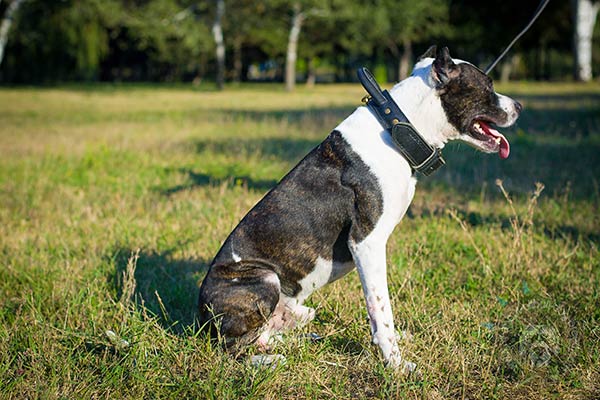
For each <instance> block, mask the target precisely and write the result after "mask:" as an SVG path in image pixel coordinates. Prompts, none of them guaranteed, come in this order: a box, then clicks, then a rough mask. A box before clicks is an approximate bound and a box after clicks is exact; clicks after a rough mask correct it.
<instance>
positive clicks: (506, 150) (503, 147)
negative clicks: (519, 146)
mask: <svg viewBox="0 0 600 400" xmlns="http://www.w3.org/2000/svg"><path fill="white" fill-rule="evenodd" d="M479 124H480V125H481V127H482V128H483V130H484V132H485V133H486V134H488V135H490V136H492V137H493V138H500V150H499V151H498V155H499V156H500V158H502V159H504V158H508V155H509V154H510V144H509V143H508V140H506V138H505V137H504V135H503V134H501V133H500V132H498V131H497V130H495V129H494V128H492V127H491V126H489V125H488V124H486V123H484V122H480V123H479Z"/></svg>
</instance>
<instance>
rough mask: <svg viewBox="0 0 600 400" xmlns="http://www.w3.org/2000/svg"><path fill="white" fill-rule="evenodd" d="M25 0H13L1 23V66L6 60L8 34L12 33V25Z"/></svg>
mask: <svg viewBox="0 0 600 400" xmlns="http://www.w3.org/2000/svg"><path fill="white" fill-rule="evenodd" d="M23 1H24V0H13V1H12V2H11V3H9V4H8V7H6V11H5V13H4V16H3V17H2V22H1V23H0V65H1V64H2V59H3V58H4V48H5V47H6V42H7V41H8V33H9V32H10V26H11V25H12V22H13V18H14V15H15V13H16V12H17V10H18V9H19V7H20V6H21V4H22V3H23Z"/></svg>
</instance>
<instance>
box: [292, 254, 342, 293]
mask: <svg viewBox="0 0 600 400" xmlns="http://www.w3.org/2000/svg"><path fill="white" fill-rule="evenodd" d="M332 270H333V262H331V261H330V260H325V259H323V258H321V257H318V258H317V261H316V262H315V268H314V269H313V270H312V272H311V273H310V274H308V275H306V276H305V277H304V278H302V280H301V281H300V282H299V283H300V286H301V287H302V290H301V291H300V293H298V294H297V295H296V300H297V303H298V304H302V303H304V300H306V298H307V297H308V296H310V295H311V293H312V292H314V291H315V290H317V289H319V288H321V287H323V286H325V284H327V282H329V277H330V276H331V271H332Z"/></svg>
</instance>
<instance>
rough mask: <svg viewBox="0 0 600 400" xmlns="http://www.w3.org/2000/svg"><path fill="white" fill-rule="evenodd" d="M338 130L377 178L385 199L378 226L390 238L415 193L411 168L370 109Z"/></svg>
mask: <svg viewBox="0 0 600 400" xmlns="http://www.w3.org/2000/svg"><path fill="white" fill-rule="evenodd" d="M336 130H339V131H340V132H341V133H342V135H343V137H344V139H346V141H347V142H348V143H349V144H350V146H351V147H352V150H353V151H354V152H356V153H357V154H358V155H359V156H360V157H361V159H362V160H363V161H364V163H365V164H366V165H367V166H368V167H369V169H370V170H371V172H372V173H373V174H374V175H375V177H376V178H377V181H378V183H379V186H380V188H381V193H382V197H383V213H382V215H381V218H380V220H379V222H378V224H377V225H378V226H380V228H385V229H383V231H384V232H387V235H389V234H391V232H392V230H393V229H394V227H395V226H396V225H397V224H398V222H400V220H401V219H402V217H403V216H404V214H405V213H406V210H407V209H408V206H409V205H410V202H411V201H412V198H413V195H414V193H415V185H416V182H417V181H416V179H415V178H414V177H413V176H412V171H411V168H410V165H409V164H408V162H407V161H406V160H405V159H404V158H403V157H402V156H401V155H400V154H399V153H398V152H397V151H396V150H395V148H394V145H393V144H392V143H391V138H390V137H389V135H388V134H387V133H385V132H384V131H383V129H382V127H381V126H380V125H379V122H377V120H376V119H375V117H373V115H371V112H370V111H369V110H368V109H367V108H366V107H359V108H358V109H356V111H354V113H353V114H352V115H350V116H349V117H348V118H346V119H345V120H344V121H342V123H340V125H338V127H337V128H336ZM382 225H383V226H382ZM385 239H386V240H387V237H386V238H385Z"/></svg>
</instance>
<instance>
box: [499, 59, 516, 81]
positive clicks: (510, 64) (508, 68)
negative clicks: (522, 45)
mask: <svg viewBox="0 0 600 400" xmlns="http://www.w3.org/2000/svg"><path fill="white" fill-rule="evenodd" d="M520 62H521V56H520V55H519V54H514V55H513V56H512V57H510V58H509V59H508V60H507V61H505V62H503V63H502V64H501V68H500V82H502V83H506V82H508V81H509V80H510V76H511V75H512V73H513V71H514V69H515V68H516V67H517V66H518V65H519V63H520Z"/></svg>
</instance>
